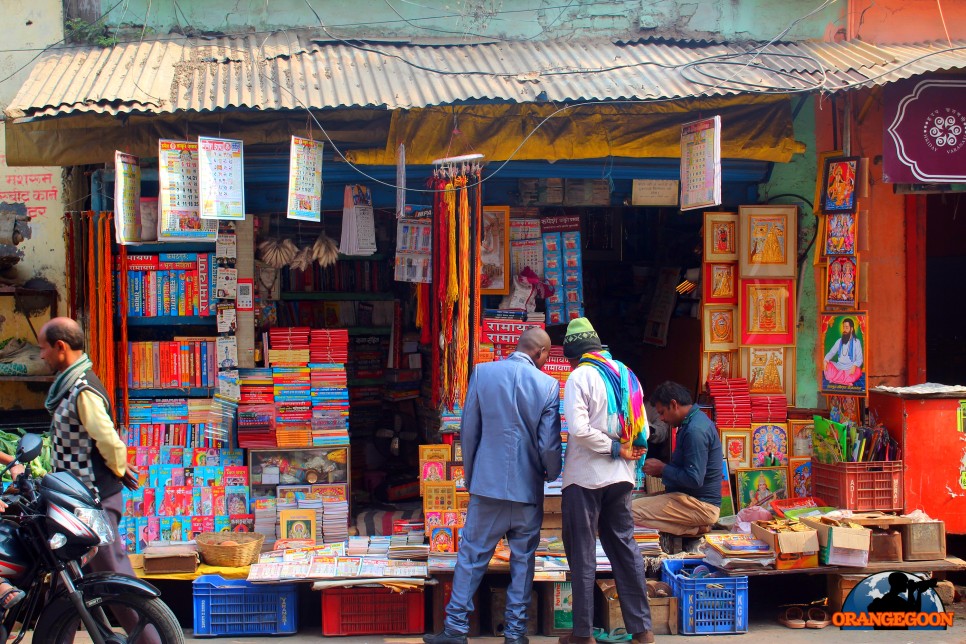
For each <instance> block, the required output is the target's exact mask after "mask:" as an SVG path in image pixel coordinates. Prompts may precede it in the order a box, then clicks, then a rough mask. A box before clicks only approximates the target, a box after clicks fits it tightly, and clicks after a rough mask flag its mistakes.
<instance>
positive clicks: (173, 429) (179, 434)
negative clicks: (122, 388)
mask: <svg viewBox="0 0 966 644" xmlns="http://www.w3.org/2000/svg"><path fill="white" fill-rule="evenodd" d="M210 405H211V399H209V398H160V399H156V400H150V401H148V400H132V401H130V403H129V410H128V414H129V422H128V425H127V441H126V442H127V445H128V446H129V447H139V446H143V447H160V446H162V445H180V446H183V447H206V448H207V447H214V448H220V447H224V443H223V442H222V441H221V440H219V439H218V438H217V437H215V436H213V435H212V434H211V432H209V431H208V425H207V419H208V409H209V407H210Z"/></svg>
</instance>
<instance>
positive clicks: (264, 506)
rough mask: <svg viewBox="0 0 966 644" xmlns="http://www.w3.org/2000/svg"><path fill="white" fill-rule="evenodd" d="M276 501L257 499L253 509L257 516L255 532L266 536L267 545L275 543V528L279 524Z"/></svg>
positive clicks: (253, 502) (253, 503)
mask: <svg viewBox="0 0 966 644" xmlns="http://www.w3.org/2000/svg"><path fill="white" fill-rule="evenodd" d="M275 504H276V501H275V499H255V500H254V501H252V509H253V510H254V515H255V532H257V533H259V534H263V535H265V545H267V546H271V545H273V544H274V543H275V526H276V524H277V523H278V511H277V510H276V505H275Z"/></svg>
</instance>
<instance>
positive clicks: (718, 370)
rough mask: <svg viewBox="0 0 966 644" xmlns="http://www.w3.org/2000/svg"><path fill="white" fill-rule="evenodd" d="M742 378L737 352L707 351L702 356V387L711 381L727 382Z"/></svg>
mask: <svg viewBox="0 0 966 644" xmlns="http://www.w3.org/2000/svg"><path fill="white" fill-rule="evenodd" d="M740 376H741V373H740V370H739V368H738V352H737V351H705V352H704V353H702V354H701V385H702V387H703V386H704V384H705V383H706V382H708V381H709V380H726V379H728V378H738V377H740Z"/></svg>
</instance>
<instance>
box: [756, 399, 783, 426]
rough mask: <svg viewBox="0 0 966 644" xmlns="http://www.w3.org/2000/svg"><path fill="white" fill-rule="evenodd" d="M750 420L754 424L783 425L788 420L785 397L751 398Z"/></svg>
mask: <svg viewBox="0 0 966 644" xmlns="http://www.w3.org/2000/svg"><path fill="white" fill-rule="evenodd" d="M751 420H752V421H754V422H756V423H784V422H785V421H787V420H788V399H787V398H785V396H783V395H782V396H751Z"/></svg>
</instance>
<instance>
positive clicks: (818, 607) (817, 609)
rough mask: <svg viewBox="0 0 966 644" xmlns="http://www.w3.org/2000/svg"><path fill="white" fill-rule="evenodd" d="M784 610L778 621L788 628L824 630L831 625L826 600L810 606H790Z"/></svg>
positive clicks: (830, 616)
mask: <svg viewBox="0 0 966 644" xmlns="http://www.w3.org/2000/svg"><path fill="white" fill-rule="evenodd" d="M782 608H783V609H784V610H783V611H782V613H781V615H780V616H779V617H778V621H779V622H781V624H782V625H783V626H787V627H788V628H825V627H826V626H828V625H830V624H831V623H832V615H831V613H829V611H828V606H827V604H826V600H824V599H822V600H819V601H817V602H812V603H811V604H791V605H789V606H782Z"/></svg>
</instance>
